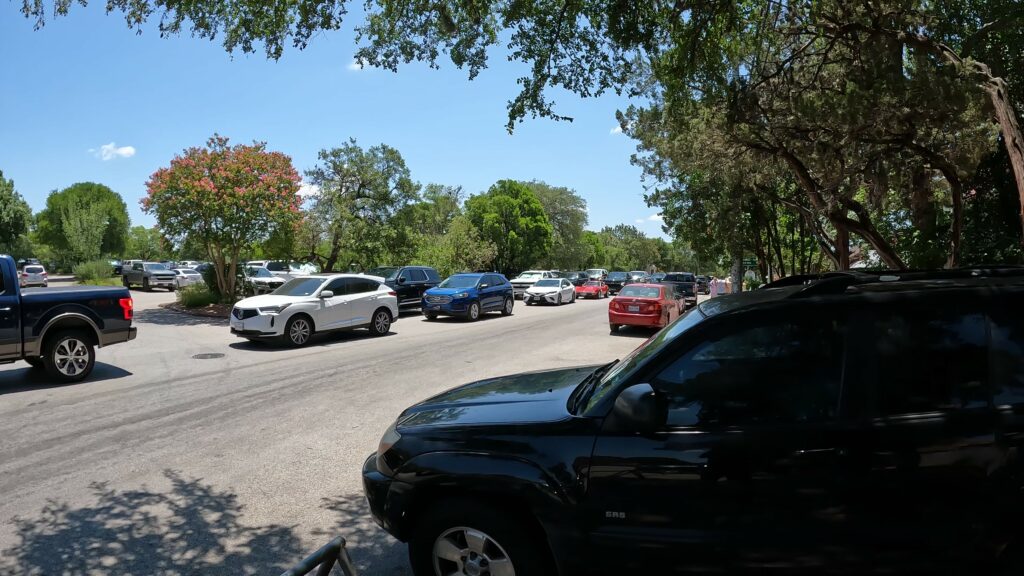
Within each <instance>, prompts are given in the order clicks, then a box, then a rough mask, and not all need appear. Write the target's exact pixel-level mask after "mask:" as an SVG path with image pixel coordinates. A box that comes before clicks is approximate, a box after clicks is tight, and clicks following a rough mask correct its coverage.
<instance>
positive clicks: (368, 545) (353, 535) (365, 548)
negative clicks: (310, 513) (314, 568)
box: [314, 494, 412, 576]
mask: <svg viewBox="0 0 1024 576" xmlns="http://www.w3.org/2000/svg"><path fill="white" fill-rule="evenodd" d="M321 507H323V508H325V509H327V510H331V511H332V512H335V513H337V515H338V519H337V521H336V523H335V525H334V526H333V527H332V529H331V530H332V531H331V532H314V534H316V535H317V536H318V537H322V539H323V541H324V542H327V541H328V540H330V539H331V538H334V537H335V536H342V537H343V538H345V541H346V543H347V544H346V547H347V548H348V552H349V555H350V556H351V557H352V562H353V563H354V564H355V565H356V569H357V570H359V576H410V575H411V574H412V569H411V568H410V567H409V561H408V558H407V554H406V548H405V544H403V543H401V542H399V541H398V540H396V539H395V538H394V537H393V536H391V535H390V534H388V533H387V532H385V531H384V530H383V529H382V528H381V527H380V526H377V524H376V523H375V522H374V521H373V518H371V517H370V508H369V506H368V505H367V503H366V498H365V497H364V496H363V495H362V494H349V495H346V496H340V497H337V498H324V499H323V500H322V503H321Z"/></svg>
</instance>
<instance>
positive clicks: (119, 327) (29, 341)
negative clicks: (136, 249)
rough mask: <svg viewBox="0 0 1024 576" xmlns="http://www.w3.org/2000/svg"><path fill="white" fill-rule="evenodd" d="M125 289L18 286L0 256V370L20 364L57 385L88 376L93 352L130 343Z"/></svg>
mask: <svg viewBox="0 0 1024 576" xmlns="http://www.w3.org/2000/svg"><path fill="white" fill-rule="evenodd" d="M133 311H134V303H133V302H132V297H131V293H130V292H129V291H128V289H127V288H105V287H98V286H69V287H66V288H40V289H29V290H25V291H24V292H22V291H21V288H20V287H19V285H18V275H17V268H16V267H15V263H14V259H12V258H11V257H10V256H4V255H0V364H9V363H11V362H15V361H17V360H24V361H26V362H28V363H29V364H30V365H32V366H33V367H36V368H44V369H46V372H47V374H49V376H50V377H51V378H52V379H53V380H54V381H57V382H77V381H79V380H82V379H84V378H85V377H86V376H88V375H89V373H90V372H92V368H93V366H94V365H95V363H96V347H97V346H100V347H102V346H109V345H111V344H118V343H120V342H127V341H128V340H131V339H133V338H135V328H133V327H132V315H133Z"/></svg>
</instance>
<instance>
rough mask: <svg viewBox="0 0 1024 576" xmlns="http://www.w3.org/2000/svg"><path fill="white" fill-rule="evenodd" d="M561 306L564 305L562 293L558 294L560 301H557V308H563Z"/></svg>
mask: <svg viewBox="0 0 1024 576" xmlns="http://www.w3.org/2000/svg"><path fill="white" fill-rule="evenodd" d="M561 305H562V293H561V292H559V293H558V299H557V300H555V306H561Z"/></svg>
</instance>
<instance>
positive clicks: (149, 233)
mask: <svg viewBox="0 0 1024 576" xmlns="http://www.w3.org/2000/svg"><path fill="white" fill-rule="evenodd" d="M165 247H166V242H165V241H164V237H163V234H161V233H160V230H159V229H158V228H157V227H155V226H154V227H152V228H146V227H145V226H132V227H131V229H130V230H128V249H127V254H128V255H130V256H131V257H132V258H140V259H142V260H163V259H164V258H165V256H167V250H166V248H165Z"/></svg>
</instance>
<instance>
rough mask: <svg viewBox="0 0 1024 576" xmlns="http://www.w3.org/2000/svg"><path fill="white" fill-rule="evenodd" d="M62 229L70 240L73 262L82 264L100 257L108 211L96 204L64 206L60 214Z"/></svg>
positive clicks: (69, 251) (69, 250)
mask: <svg viewBox="0 0 1024 576" xmlns="http://www.w3.org/2000/svg"><path fill="white" fill-rule="evenodd" d="M60 224H61V229H62V230H63V231H64V237H65V238H67V241H68V246H69V249H68V255H69V256H70V257H71V262H73V263H75V264H80V263H82V262H92V261H93V260H96V259H97V258H99V256H100V253H101V249H100V246H101V243H102V242H103V231H104V229H106V226H107V213H106V210H104V209H103V206H99V205H96V204H83V205H79V206H76V205H74V204H72V205H68V206H64V207H63V208H62V210H61V215H60Z"/></svg>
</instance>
